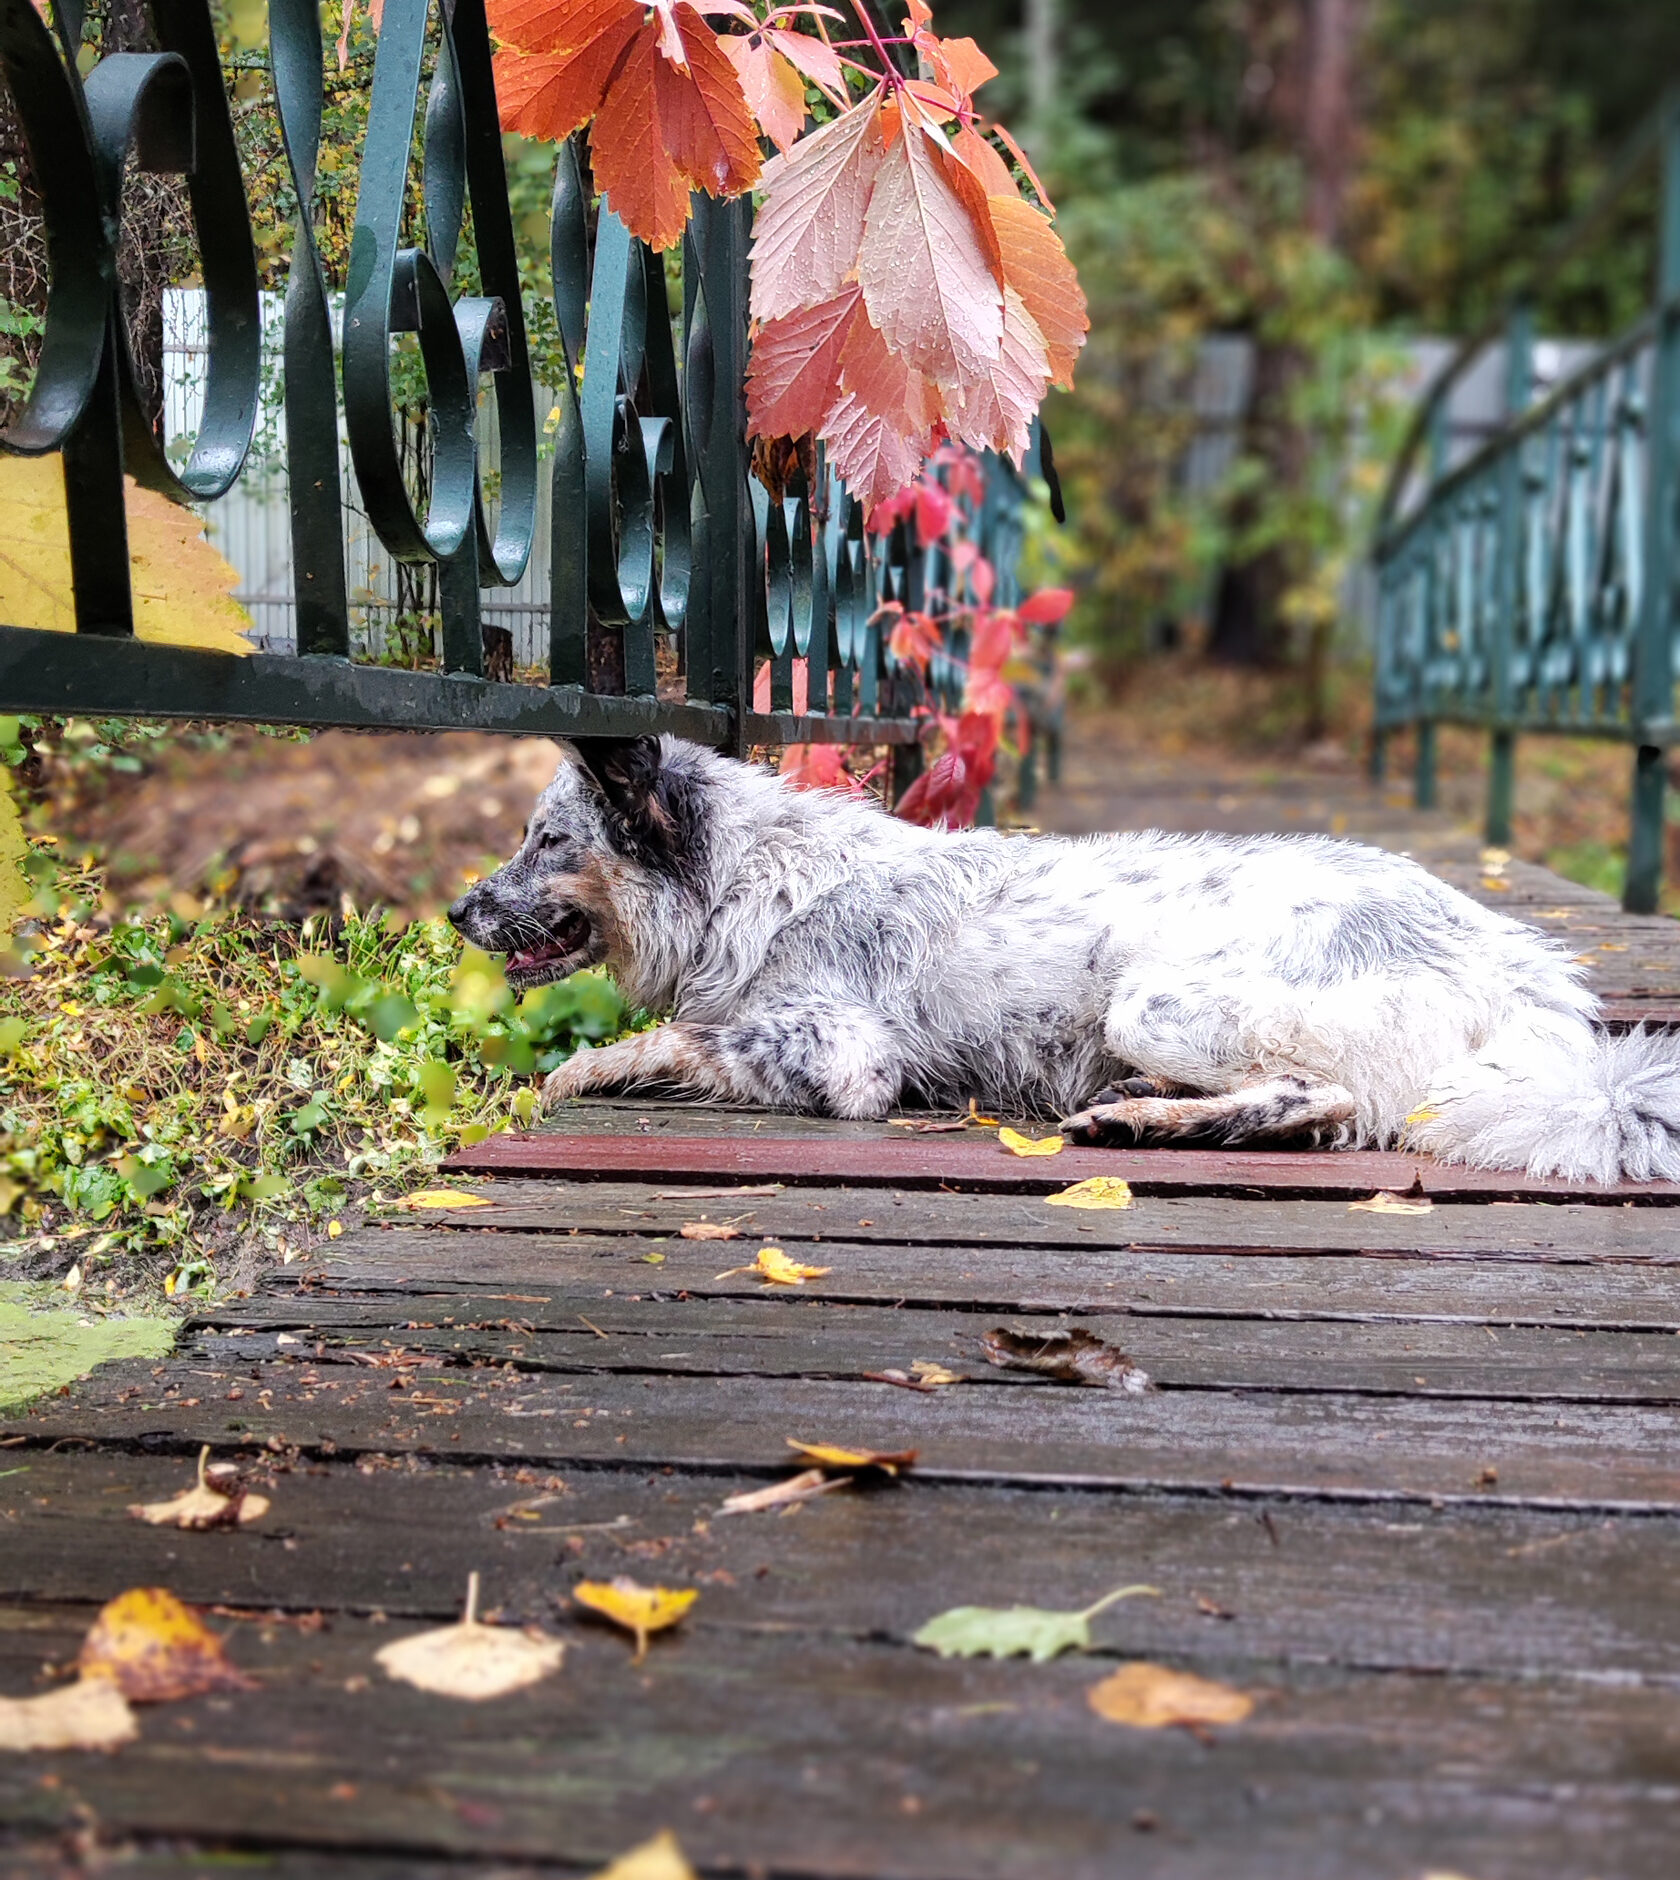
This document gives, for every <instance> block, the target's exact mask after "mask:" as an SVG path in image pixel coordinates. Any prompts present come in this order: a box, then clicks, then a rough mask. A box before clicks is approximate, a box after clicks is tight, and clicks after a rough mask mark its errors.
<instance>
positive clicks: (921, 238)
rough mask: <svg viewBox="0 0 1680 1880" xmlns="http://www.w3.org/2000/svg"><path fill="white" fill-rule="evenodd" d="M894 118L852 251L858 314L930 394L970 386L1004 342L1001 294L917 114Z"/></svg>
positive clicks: (904, 110)
mask: <svg viewBox="0 0 1680 1880" xmlns="http://www.w3.org/2000/svg"><path fill="white" fill-rule="evenodd" d="M900 109H901V122H900V129H899V134H898V135H897V136H896V137H894V138H893V140H892V142H891V143H890V144H889V146H888V148H887V152H886V155H885V156H884V157H882V159H881V160H880V165H879V172H878V174H877V175H876V177H875V187H874V190H873V191H872V193H871V195H870V198H869V204H868V211H867V214H866V216H865V218H864V229H863V241H862V245H861V246H860V248H859V249H858V255H857V272H858V280H859V282H860V283H861V285H862V287H863V298H864V304H865V305H866V306H867V307H868V309H869V317H870V320H871V321H872V322H873V323H874V325H875V326H876V327H877V328H878V329H879V330H880V332H881V335H882V337H883V338H884V339H885V340H886V342H887V344H888V346H889V347H891V349H892V350H893V351H894V352H895V353H897V354H899V355H900V357H902V358H903V359H904V360H905V362H906V363H907V364H909V365H911V366H914V367H915V368H916V370H917V371H919V372H922V373H925V374H926V375H927V377H929V378H930V379H932V380H934V381H935V383H936V384H940V385H946V386H950V385H955V384H957V383H959V382H963V381H967V380H977V379H980V378H981V377H982V376H983V375H985V374H987V373H988V372H989V370H990V368H991V366H992V363H993V362H994V360H996V358H997V356H998V349H999V347H1000V345H1001V343H1002V340H1003V293H1002V290H1001V289H1000V288H999V286H998V283H997V279H996V278H995V276H994V274H993V271H992V267H991V264H990V262H989V260H988V258H987V253H986V247H985V244H984V242H983V241H982V238H981V235H980V233H979V231H978V230H977V228H976V227H975V224H974V221H973V219H972V217H971V216H970V214H969V212H968V210H967V208H966V207H965V206H964V204H963V202H962V199H961V198H960V197H959V196H958V194H957V192H956V190H955V189H954V188H953V187H952V185H951V184H950V183H949V182H948V181H947V180H946V177H945V172H944V170H943V168H942V166H941V164H940V162H939V160H938V159H939V151H938V148H937V146H936V145H935V144H934V143H933V142H932V140H931V139H930V138H929V136H928V134H927V131H926V129H925V128H924V126H923V124H922V122H921V120H920V118H919V116H918V114H917V110H916V107H915V106H913V105H912V104H911V103H910V102H909V101H908V99H904V100H902V101H901V107H900Z"/></svg>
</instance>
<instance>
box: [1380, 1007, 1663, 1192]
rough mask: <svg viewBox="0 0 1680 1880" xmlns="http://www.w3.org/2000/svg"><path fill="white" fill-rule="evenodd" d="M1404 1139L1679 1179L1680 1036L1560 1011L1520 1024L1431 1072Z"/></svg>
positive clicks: (1613, 1175)
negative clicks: (1612, 1030) (1612, 1026)
mask: <svg viewBox="0 0 1680 1880" xmlns="http://www.w3.org/2000/svg"><path fill="white" fill-rule="evenodd" d="M1406 1141H1407V1143H1408V1144H1409V1145H1410V1146H1411V1147H1413V1148H1416V1149H1425V1150H1428V1151H1429V1152H1430V1153H1432V1154H1434V1155H1438V1156H1440V1157H1441V1158H1442V1159H1443V1160H1444V1161H1449V1162H1469V1163H1471V1164H1473V1165H1475V1166H1476V1167H1479V1168H1520V1169H1526V1170H1527V1171H1528V1173H1529V1174H1531V1175H1560V1176H1562V1177H1563V1178H1564V1179H1565V1180H1568V1181H1598V1182H1614V1181H1680V1040H1675V1039H1671V1038H1669V1037H1668V1036H1666V1035H1665V1034H1664V1033H1661V1032H1650V1031H1643V1030H1641V1031H1633V1032H1627V1033H1624V1034H1623V1035H1622V1036H1620V1037H1614V1036H1610V1035H1608V1034H1606V1033H1601V1032H1597V1031H1594V1030H1593V1028H1592V1027H1591V1025H1589V1024H1587V1023H1585V1022H1584V1021H1582V1020H1578V1019H1575V1018H1572V1017H1568V1018H1566V1017H1563V1016H1562V1015H1559V1014H1553V1013H1543V1012H1536V1013H1533V1014H1532V1015H1527V1016H1524V1017H1523V1018H1520V1019H1516V1020H1513V1021H1512V1022H1510V1023H1509V1024H1507V1025H1506V1026H1505V1027H1503V1028H1502V1029H1501V1030H1500V1032H1499V1033H1498V1034H1497V1035H1496V1036H1495V1037H1494V1038H1493V1039H1492V1040H1490V1042H1489V1043H1488V1044H1487V1045H1486V1046H1484V1047H1483V1049H1481V1050H1480V1051H1478V1052H1476V1053H1475V1055H1474V1056H1472V1057H1466V1058H1460V1059H1459V1060H1458V1061H1457V1062H1456V1063H1453V1064H1449V1065H1446V1066H1444V1067H1443V1068H1442V1069H1441V1070H1440V1071H1438V1072H1437V1073H1436V1074H1435V1076H1434V1077H1433V1078H1432V1079H1431V1080H1430V1089H1429V1092H1428V1094H1427V1095H1426V1096H1425V1098H1424V1100H1423V1102H1422V1103H1421V1104H1419V1105H1418V1107H1417V1108H1416V1109H1415V1110H1414V1111H1413V1112H1412V1114H1411V1115H1410V1116H1409V1117H1408V1118H1407V1119H1406Z"/></svg>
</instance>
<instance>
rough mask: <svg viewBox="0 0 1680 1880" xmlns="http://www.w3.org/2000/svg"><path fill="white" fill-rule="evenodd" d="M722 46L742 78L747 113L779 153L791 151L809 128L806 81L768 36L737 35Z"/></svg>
mask: <svg viewBox="0 0 1680 1880" xmlns="http://www.w3.org/2000/svg"><path fill="white" fill-rule="evenodd" d="M718 44H719V45H720V46H721V47H722V48H723V51H724V54H725V56H726V57H727V58H728V60H729V62H730V64H731V65H733V66H734V67H735V70H736V71H737V72H738V73H739V74H740V78H741V90H742V92H743V93H744V94H745V96H746V100H747V109H748V110H749V111H751V112H752V114H753V116H754V117H755V118H757V119H758V125H759V129H760V130H762V131H763V132H764V134H765V136H766V137H768V138H769V139H770V141H771V142H772V143H773V144H774V145H775V146H776V148H777V149H778V150H784V151H785V150H791V149H792V148H793V145H794V143H795V142H796V141H797V139H798V137H799V133H800V132H801V131H802V130H804V128H805V81H804V79H802V78H801V77H800V76H799V74H798V73H797V72H796V71H795V70H794V69H793V67H792V66H791V65H790V64H789V63H788V61H787V60H786V59H785V58H784V57H783V56H782V54H781V53H780V52H779V51H777V50H776V48H775V47H774V46H773V45H771V44H770V43H769V36H768V34H765V33H734V34H731V35H730V36H729V37H728V38H720V39H719V41H718Z"/></svg>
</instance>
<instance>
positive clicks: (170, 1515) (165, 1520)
mask: <svg viewBox="0 0 1680 1880" xmlns="http://www.w3.org/2000/svg"><path fill="white" fill-rule="evenodd" d="M357 1355H360V1354H357ZM209 1462H210V1445H209V1444H208V1443H206V1444H205V1445H204V1447H203V1448H202V1449H201V1450H200V1451H199V1452H198V1480H197V1481H196V1482H195V1483H194V1484H193V1486H192V1487H191V1488H184V1489H182V1490H181V1492H180V1494H178V1495H174V1496H172V1497H171V1498H170V1499H169V1500H168V1501H143V1502H134V1503H131V1504H130V1506H129V1510H128V1512H129V1513H130V1514H131V1515H132V1516H133V1517H134V1518H135V1520H137V1521H145V1522H147V1523H149V1524H150V1525H151V1526H152V1527H177V1528H185V1529H187V1530H188V1531H190V1532H193V1533H203V1532H204V1531H205V1530H206V1529H208V1528H219V1527H244V1526H246V1525H247V1524H248V1523H250V1522H252V1521H257V1520H260V1519H261V1518H262V1516H263V1515H265V1514H267V1512H268V1506H269V1503H268V1497H267V1496H266V1495H256V1494H253V1493H251V1491H250V1490H249V1489H247V1488H245V1487H244V1485H243V1484H242V1483H241V1482H240V1480H239V1472H238V1469H237V1467H236V1466H235V1465H234V1464H233V1463H223V1464H221V1465H220V1466H219V1467H218V1468H215V1469H212V1468H210V1467H209ZM213 1478H219V1479H213Z"/></svg>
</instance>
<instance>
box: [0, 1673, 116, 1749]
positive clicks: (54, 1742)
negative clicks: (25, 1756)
mask: <svg viewBox="0 0 1680 1880" xmlns="http://www.w3.org/2000/svg"><path fill="white" fill-rule="evenodd" d="M139 1733H140V1726H139V1725H138V1724H137V1723H136V1722H135V1721H134V1712H133V1711H132V1710H130V1709H129V1707H128V1699H127V1698H126V1697H124V1696H123V1694H122V1692H121V1691H119V1690H118V1689H117V1687H116V1685H115V1684H113V1683H112V1682H111V1680H110V1679H109V1678H79V1679H78V1680H77V1681H76V1682H75V1683H74V1684H66V1685H63V1686H61V1687H60V1688H59V1689H58V1690H56V1691H42V1692H41V1693H40V1695H39V1696H36V1697H0V1749H10V1750H34V1749H116V1748H117V1747H118V1745H119V1744H122V1743H131V1742H133V1740H134V1738H135V1737H136V1736H138V1735H139Z"/></svg>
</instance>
